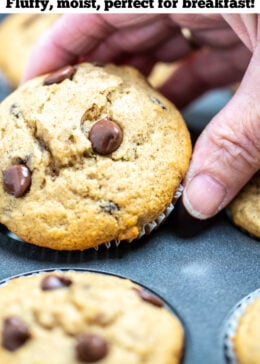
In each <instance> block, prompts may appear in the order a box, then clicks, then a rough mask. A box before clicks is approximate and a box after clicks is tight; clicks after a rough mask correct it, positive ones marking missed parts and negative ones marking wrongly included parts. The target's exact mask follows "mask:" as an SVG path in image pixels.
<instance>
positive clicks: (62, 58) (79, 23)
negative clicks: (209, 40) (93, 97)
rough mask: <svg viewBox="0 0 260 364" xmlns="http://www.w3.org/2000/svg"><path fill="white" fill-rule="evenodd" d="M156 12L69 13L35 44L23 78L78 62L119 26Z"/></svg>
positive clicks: (139, 21)
mask: <svg viewBox="0 0 260 364" xmlns="http://www.w3.org/2000/svg"><path fill="white" fill-rule="evenodd" d="M155 17H158V15H156V14H151V15H145V14H140V15H137V14H131V15H130V14H126V15H120V14H106V15H103V14H73V15H72V14H68V15H63V16H62V17H61V18H60V19H58V20H57V22H56V23H55V24H54V25H53V26H52V27H51V28H50V29H48V30H47V31H46V32H45V33H44V34H43V36H42V37H41V38H40V40H39V42H38V43H37V44H36V46H35V47H34V49H33V51H32V54H31V57H30V60H29V64H28V67H27V70H26V71H25V74H24V77H23V81H26V80H27V79H29V78H32V77H34V76H36V75H39V74H43V73H46V72H49V71H51V70H55V69H58V68H60V67H62V66H64V65H67V64H71V63H75V62H76V61H77V59H78V58H79V56H81V55H86V54H88V53H90V52H91V51H92V50H93V49H95V47H96V46H98V45H99V44H101V42H102V41H105V40H106V39H107V38H108V37H109V36H110V35H111V34H113V33H114V32H116V31H117V30H120V29H124V28H127V27H130V28H131V27H135V26H139V25H141V24H147V23H150V22H153V19H154V18H155Z"/></svg>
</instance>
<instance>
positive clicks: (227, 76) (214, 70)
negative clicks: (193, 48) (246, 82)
mask: <svg viewBox="0 0 260 364" xmlns="http://www.w3.org/2000/svg"><path fill="white" fill-rule="evenodd" d="M251 55H252V54H251V52H250V51H249V50H248V49H247V48H246V47H245V46H243V44H242V43H240V44H238V45H236V46H234V47H232V48H230V49H222V50H219V49H209V48H205V49H202V50H201V51H198V52H196V53H194V54H192V55H191V56H188V57H187V59H186V60H185V61H183V62H182V63H181V64H180V65H179V67H178V68H177V69H176V70H175V72H174V73H173V75H172V77H170V78H169V79H168V80H167V81H166V82H165V84H164V85H162V86H161V87H160V91H161V92H162V93H163V94H164V95H165V96H166V97H168V98H169V99H171V100H172V101H173V102H174V103H175V104H176V106H177V107H179V108H183V107H184V106H186V105H188V104H189V103H190V102H191V101H193V100H194V99H196V98H197V97H198V96H200V95H202V94H203V93H204V92H206V91H208V90H210V89H213V88H216V87H224V86H227V85H230V84H232V83H233V82H237V81H240V80H241V78H242V76H243V74H244V72H245V70H246V68H247V66H248V64H249V60H250V58H251Z"/></svg>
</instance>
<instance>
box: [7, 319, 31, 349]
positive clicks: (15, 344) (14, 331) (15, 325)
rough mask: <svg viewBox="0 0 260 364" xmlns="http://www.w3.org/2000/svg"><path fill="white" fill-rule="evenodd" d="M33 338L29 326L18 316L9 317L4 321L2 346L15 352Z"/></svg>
mask: <svg viewBox="0 0 260 364" xmlns="http://www.w3.org/2000/svg"><path fill="white" fill-rule="evenodd" d="M30 337H31V334H30V331H29V329H28V327H27V325H26V324H25V323H24V322H23V321H22V320H21V319H20V318H19V317H17V316H12V317H8V318H6V319H5V320H4V324H3V333H2V346H3V347H4V348H5V349H7V350H9V351H15V350H17V349H19V348H20V346H22V345H23V344H25V343H26V341H27V340H29V339H30Z"/></svg>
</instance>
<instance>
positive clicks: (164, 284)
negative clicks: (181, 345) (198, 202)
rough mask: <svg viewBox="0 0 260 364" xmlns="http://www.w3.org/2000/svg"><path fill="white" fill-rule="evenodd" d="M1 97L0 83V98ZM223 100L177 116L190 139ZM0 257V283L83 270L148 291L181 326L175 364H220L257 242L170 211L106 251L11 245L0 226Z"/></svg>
mask: <svg viewBox="0 0 260 364" xmlns="http://www.w3.org/2000/svg"><path fill="white" fill-rule="evenodd" d="M9 91H10V89H9V87H8V84H7V83H6V82H4V81H3V80H2V79H1V78H0V98H1V99H3V98H4V97H5V96H6V95H7V94H8V92H9ZM229 98H230V93H229V91H223V90H221V91H218V92H213V93H210V94H208V95H207V96H206V97H204V98H203V99H201V100H200V101H199V102H197V103H196V104H193V105H192V106H191V107H190V108H189V109H187V110H185V112H184V116H185V119H186V120H187V121H188V124H189V126H190V130H191V133H192V135H193V136H194V138H196V135H197V134H198V133H199V132H200V130H201V128H202V127H203V126H204V125H205V124H206V123H207V122H208V121H209V120H210V118H211V117H212V116H213V115H214V114H215V113H216V112H217V111H218V110H219V109H220V108H221V107H222V106H223V105H224V104H225V103H226V102H227V100H228V99H229ZM0 257H1V259H0V280H5V279H7V278H9V277H11V276H14V275H17V274H23V273H26V272H29V271H35V270H40V269H53V268H57V269H61V268H65V269H70V268H71V269H88V270H95V271H98V272H105V273H111V274H115V275H119V276H124V277H127V278H129V279H132V280H134V281H136V282H137V283H139V284H141V285H144V286H145V287H147V288H149V289H151V290H152V291H154V292H155V293H156V294H158V295H159V296H161V297H162V298H163V299H164V300H166V301H167V303H168V305H169V307H173V308H174V310H176V312H177V314H178V315H179V317H180V319H181V320H182V322H183V323H184V327H185V332H186V340H185V341H186V347H185V355H184V359H183V364H204V363H205V364H225V363H226V361H225V356H224V342H223V330H224V327H225V323H226V321H227V319H228V317H229V314H230V310H231V309H232V307H234V306H235V304H236V303H237V302H239V301H240V300H241V299H242V298H243V297H244V296H247V295H248V294H249V293H250V292H253V291H255V290H256V289H258V288H259V287H260V245H259V241H257V240H255V239H253V238H252V237H250V236H248V235H246V234H244V233H243V232H241V231H240V230H238V229H237V228H236V227H235V226H233V225H232V223H231V222H230V221H229V219H228V218H227V216H226V215H225V213H221V214H219V215H218V216H217V217H215V218H214V219H212V220H211V221H209V222H207V223H198V222H195V221H194V220H193V219H191V218H187V217H185V216H183V213H181V208H180V207H179V208H178V206H177V208H176V209H175V211H174V212H173V213H172V214H171V215H170V217H169V219H168V220H167V222H166V223H165V224H164V225H163V226H161V227H160V228H159V229H158V230H157V231H155V232H153V233H152V234H151V235H149V236H145V237H143V238H142V239H141V240H139V241H136V242H132V243H121V244H120V245H119V246H116V245H115V244H111V247H110V248H109V249H107V248H106V247H105V246H101V247H100V248H99V249H98V250H95V249H90V250H86V251H82V252H79V251H72V252H64V251H52V250H49V249H44V248H39V247H36V246H33V245H29V244H25V243H23V242H19V241H17V240H14V239H13V238H12V237H9V236H8V235H7V230H6V229H5V228H4V227H3V226H1V227H0ZM158 364H159V363H158Z"/></svg>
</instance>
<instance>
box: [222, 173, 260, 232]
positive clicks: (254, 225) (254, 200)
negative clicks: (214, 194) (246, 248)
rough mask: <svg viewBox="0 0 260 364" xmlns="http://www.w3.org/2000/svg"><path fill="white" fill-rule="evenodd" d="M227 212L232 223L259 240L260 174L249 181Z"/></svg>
mask: <svg viewBox="0 0 260 364" xmlns="http://www.w3.org/2000/svg"><path fill="white" fill-rule="evenodd" d="M229 211H230V213H231V217H232V219H233V221H234V223H235V224H236V225H237V226H239V227H241V228H242V229H244V230H245V231H247V232H248V233H249V234H251V235H253V236H255V237H257V238H260V172H259V171H258V173H256V174H255V176H254V177H253V178H252V179H251V180H250V181H249V183H248V184H247V185H246V186H245V187H244V188H243V189H242V190H241V191H240V193H239V194H238V195H237V196H236V198H235V199H234V200H233V201H232V202H231V204H230V206H229Z"/></svg>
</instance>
